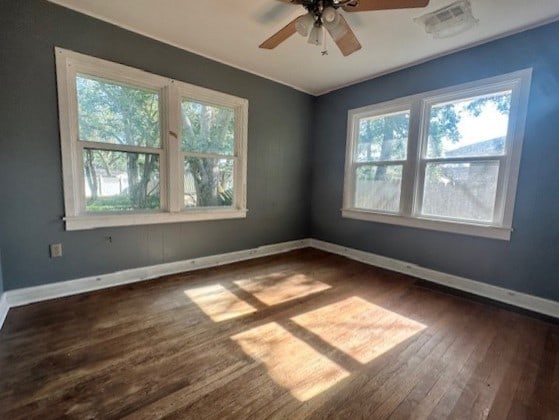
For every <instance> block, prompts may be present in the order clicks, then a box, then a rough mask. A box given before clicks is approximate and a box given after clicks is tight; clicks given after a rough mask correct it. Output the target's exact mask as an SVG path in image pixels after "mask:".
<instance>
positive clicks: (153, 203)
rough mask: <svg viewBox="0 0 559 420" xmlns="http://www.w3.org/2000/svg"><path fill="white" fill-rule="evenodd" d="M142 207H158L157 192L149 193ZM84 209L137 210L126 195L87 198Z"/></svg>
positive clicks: (105, 210)
mask: <svg viewBox="0 0 559 420" xmlns="http://www.w3.org/2000/svg"><path fill="white" fill-rule="evenodd" d="M143 208H144V209H153V210H155V209H158V208H159V194H157V195H155V194H154V195H150V196H149V197H148V198H147V200H146V206H145V207H143ZM86 209H87V211H90V212H109V211H132V210H138V207H137V206H136V203H134V202H133V201H132V200H131V199H130V196H128V195H117V196H113V197H97V198H95V199H93V198H90V199H88V200H87V203H86Z"/></svg>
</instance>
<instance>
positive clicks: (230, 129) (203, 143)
mask: <svg viewBox="0 0 559 420" xmlns="http://www.w3.org/2000/svg"><path fill="white" fill-rule="evenodd" d="M181 111H182V112H181V123H182V136H181V137H182V138H181V145H182V150H183V151H185V152H197V153H213V154H218V155H223V156H232V155H233V154H234V150H233V149H234V145H235V118H234V110H233V109H230V108H223V107H218V106H215V105H206V104H203V103H199V102H192V101H190V100H184V101H183V102H182V104H181Z"/></svg>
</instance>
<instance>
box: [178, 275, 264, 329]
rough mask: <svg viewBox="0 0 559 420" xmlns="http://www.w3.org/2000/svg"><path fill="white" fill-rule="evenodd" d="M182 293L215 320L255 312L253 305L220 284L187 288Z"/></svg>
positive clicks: (223, 319) (224, 319)
mask: <svg viewBox="0 0 559 420" xmlns="http://www.w3.org/2000/svg"><path fill="white" fill-rule="evenodd" d="M184 294H185V295H186V296H188V297H189V298H190V299H191V300H192V301H193V302H194V303H196V305H198V307H199V308H200V309H201V310H202V311H204V313H205V314H206V315H208V316H209V317H210V318H211V319H212V321H215V322H219V321H226V320H228V319H232V318H237V317H239V316H242V315H247V314H251V313H253V312H256V308H255V307H254V306H251V305H249V304H248V303H246V302H245V301H244V300H242V299H239V298H238V297H237V296H235V295H234V294H233V293H231V292H230V291H229V290H227V289H226V288H225V287H223V286H222V285H221V284H213V285H211V286H204V287H198V288H196V289H187V290H185V291H184Z"/></svg>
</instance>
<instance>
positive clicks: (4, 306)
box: [0, 292, 10, 330]
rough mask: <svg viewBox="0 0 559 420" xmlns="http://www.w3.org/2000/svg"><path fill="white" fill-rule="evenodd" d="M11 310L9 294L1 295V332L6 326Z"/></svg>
mask: <svg viewBox="0 0 559 420" xmlns="http://www.w3.org/2000/svg"><path fill="white" fill-rule="evenodd" d="M9 310H10V306H9V305H8V298H7V292H4V293H2V294H1V295H0V330H1V329H2V325H4V321H5V320H6V316H7V315H8V311H9Z"/></svg>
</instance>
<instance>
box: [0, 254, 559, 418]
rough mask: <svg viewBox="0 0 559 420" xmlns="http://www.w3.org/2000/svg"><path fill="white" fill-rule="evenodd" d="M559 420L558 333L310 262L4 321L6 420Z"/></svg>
mask: <svg viewBox="0 0 559 420" xmlns="http://www.w3.org/2000/svg"><path fill="white" fill-rule="evenodd" d="M162 417H165V418H179V419H187V418H188V419H206V418H208V419H214V418H215V419H222V418H236V419H244V418H255V419H259V418H268V417H270V418H296V419H300V418H314V419H325V418H343V419H358V418H367V419H383V418H394V419H407V418H417V419H422V418H432V419H446V418H460V419H478V418H491V419H507V418H510V419H524V418H532V419H559V325H557V324H553V323H547V322H544V321H542V320H538V319H535V318H531V317H529V316H526V315H522V314H519V313H515V312H511V311H508V310H506V309H503V308H498V307H496V306H491V305H488V304H484V303H479V302H475V301H473V300H469V299H467V298H462V297H457V296H453V295H449V294H445V293H443V292H440V291H436V290H431V289H429V288H425V287H422V286H421V284H420V283H419V282H416V280H414V279H413V278H410V277H407V276H404V275H400V274H395V273H391V272H388V271H384V270H381V269H376V268H373V267H370V266H366V265H363V264H360V263H357V262H355V261H350V260H347V259H345V258H342V257H338V256H334V255H331V254H327V253H324V252H320V251H317V250H311V249H307V250H301V251H296V252H291V253H287V254H283V255H279V256H274V257H267V258H261V259H257V260H252V261H247V262H242V263H238V264H232V265H228V266H222V267H218V268H212V269H207V270H200V271H196V272H191V273H185V274H180V275H174V276H168V277H165V278H162V279H158V280H152V281H147V282H143V283H137V284H134V285H130V286H123V287H118V288H113V289H108V290H103V291H100V292H94V293H88V294H83V295H79V296H73V297H68V298H63V299H57V300H53V301H49V302H43V303H38V304H33V305H29V306H25V307H20V308H14V309H12V310H10V313H9V315H8V318H7V319H6V323H5V325H4V328H3V329H2V331H1V332H0V418H2V419H31V418H41V419H51V418H52V419H55V418H56V419H58V418H78V419H90V418H99V419H110V418H130V419H153V418H162Z"/></svg>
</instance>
